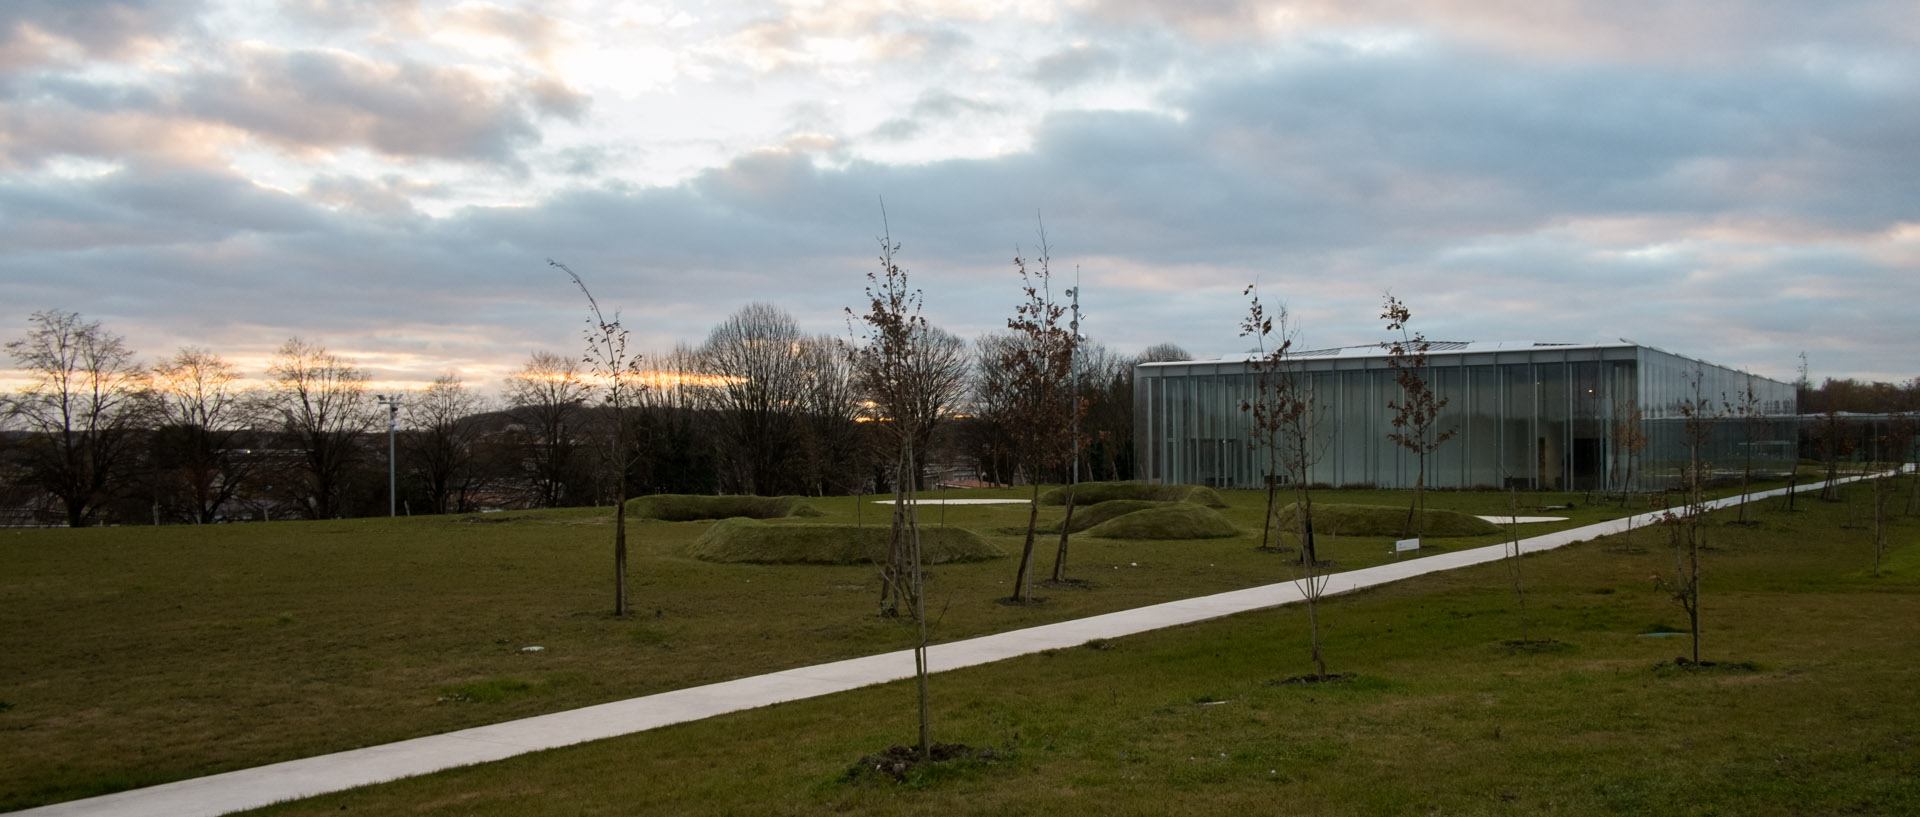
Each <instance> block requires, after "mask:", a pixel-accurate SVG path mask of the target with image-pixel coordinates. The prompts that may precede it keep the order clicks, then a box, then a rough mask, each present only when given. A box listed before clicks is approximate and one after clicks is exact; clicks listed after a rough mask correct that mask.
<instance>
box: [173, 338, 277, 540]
mask: <svg viewBox="0 0 1920 817" xmlns="http://www.w3.org/2000/svg"><path fill="white" fill-rule="evenodd" d="M150 393H151V395H152V405H153V409H154V415H155V417H154V426H155V427H154V431H153V440H152V449H153V453H152V455H151V456H152V458H153V468H154V471H155V474H156V477H157V478H159V479H160V480H162V481H163V482H164V483H165V484H166V486H167V490H166V491H165V492H164V494H165V495H166V496H168V497H169V498H170V501H169V502H168V503H167V504H170V505H172V506H173V513H174V515H175V516H178V517H180V518H183V519H185V520H187V521H190V522H213V521H215V520H217V519H218V518H219V516H220V509H221V507H222V506H224V505H226V503H227V502H229V501H231V500H232V499H233V498H234V496H235V495H236V494H238V493H239V492H240V490H241V488H242V487H243V486H244V485H245V482H246V478H247V476H248V475H249V474H250V473H251V472H252V469H253V466H252V461H251V459H250V458H248V457H245V456H242V455H241V454H240V452H238V451H236V450H235V449H236V448H237V447H238V444H239V442H240V440H241V438H242V437H243V436H244V435H245V434H247V433H248V431H249V429H248V428H247V423H248V420H249V419H251V417H252V414H253V411H254V409H253V405H252V402H253V401H252V398H253V397H254V395H252V394H251V393H249V391H248V390H246V389H245V388H243V387H242V386H241V384H240V373H239V370H238V369H236V368H234V366H233V364H231V363H228V362H227V361H226V360H224V359H222V358H221V357H220V356H219V355H216V354H214V353H212V352H209V351H207V350H205V349H201V348H198V347H194V346H186V347H182V348H181V349H180V350H179V351H177V352H175V353H174V355H173V357H171V358H168V359H166V360H163V361H160V362H159V363H156V364H154V366H153V372H152V381H151V386H150Z"/></svg>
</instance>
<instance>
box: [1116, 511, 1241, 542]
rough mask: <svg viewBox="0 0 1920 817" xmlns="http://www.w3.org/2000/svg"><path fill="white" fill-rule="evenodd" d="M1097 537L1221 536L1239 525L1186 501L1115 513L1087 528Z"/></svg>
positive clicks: (1230, 533) (1236, 530)
mask: <svg viewBox="0 0 1920 817" xmlns="http://www.w3.org/2000/svg"><path fill="white" fill-rule="evenodd" d="M1087 535H1088V536H1092V537H1094V538H1096V539H1223V538H1226V537H1229V536H1239V535H1240V529H1239V528H1236V527H1234V526H1233V523H1232V522H1228V521H1227V520H1226V517H1223V516H1221V515H1220V514H1218V513H1216V512H1214V511H1213V509H1211V508H1205V507H1201V506H1199V505H1195V504H1192V503H1187V502H1179V503H1172V504H1167V505H1161V506H1159V507H1155V508H1147V509H1146V510H1140V511H1134V512H1133V513H1129V514H1124V515H1121V516H1116V517H1114V518H1112V519H1109V520H1107V521H1105V522H1102V523H1100V524H1098V525H1094V526H1093V527H1091V528H1088V529H1087Z"/></svg>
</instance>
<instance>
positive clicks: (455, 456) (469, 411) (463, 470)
mask: <svg viewBox="0 0 1920 817" xmlns="http://www.w3.org/2000/svg"><path fill="white" fill-rule="evenodd" d="M485 407H486V401H485V400H484V399H483V398H481V397H480V396H479V395H477V394H474V393H473V392H471V391H468V390H467V388H466V384H464V383H462V382H461V380H460V375H458V374H455V373H452V372H449V373H447V374H443V375H441V376H439V377H437V378H435V379H434V381H433V385H431V386H428V387H427V388H426V390H425V391H422V392H420V393H418V394H415V395H413V397H412V398H411V399H410V400H408V401H407V403H406V409H405V411H406V415H407V425H408V426H409V427H410V429H411V431H410V433H408V434H407V436H406V441H407V444H406V448H407V457H406V462H407V464H408V467H409V469H410V470H411V471H412V472H413V475H414V477H415V478H416V479H418V480H419V482H420V487H421V489H422V490H423V491H424V492H425V493H426V498H427V505H428V508H429V511H430V512H431V513H452V512H463V511H468V510H471V508H470V507H469V506H470V504H471V503H470V501H469V499H468V497H469V496H470V495H471V493H472V491H473V489H474V487H475V486H476V485H477V484H478V483H479V481H480V475H479V472H478V470H477V469H476V468H475V463H474V444H475V443H476V442H477V441H478V440H479V437H480V426H479V423H478V421H477V417H476V415H478V414H480V413H481V412H482V411H484V410H485Z"/></svg>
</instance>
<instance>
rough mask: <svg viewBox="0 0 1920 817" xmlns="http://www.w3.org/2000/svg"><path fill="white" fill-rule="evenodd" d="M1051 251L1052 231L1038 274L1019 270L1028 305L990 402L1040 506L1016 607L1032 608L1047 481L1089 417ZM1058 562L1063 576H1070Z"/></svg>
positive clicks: (1023, 265)
mask: <svg viewBox="0 0 1920 817" xmlns="http://www.w3.org/2000/svg"><path fill="white" fill-rule="evenodd" d="M1049 252H1050V248H1049V247H1048V245H1047V234H1046V227H1045V225H1044V224H1043V225H1042V226H1041V228H1040V247H1039V255H1038V257H1037V258H1036V259H1035V262H1036V263H1035V267H1034V268H1029V267H1028V266H1027V260H1026V259H1025V258H1024V257H1022V256H1021V255H1019V254H1018V253H1017V252H1016V254H1015V256H1014V259H1013V265H1014V269H1015V270H1016V271H1018V272H1019V273H1020V285H1021V286H1020V291H1021V293H1022V296H1023V297H1022V299H1021V301H1020V303H1019V304H1018V305H1016V306H1015V307H1014V314H1013V317H1011V318H1009V319H1007V328H1008V329H1010V330H1012V336H1011V337H1010V339H1009V342H1008V343H1007V344H1006V345H1005V346H1004V347H1003V348H1002V349H1001V351H1000V360H999V365H1000V368H1001V369H1002V370H1003V372H1004V377H1000V378H994V379H992V380H990V381H989V382H988V384H987V390H988V392H989V395H988V396H989V398H990V399H991V400H993V401H994V402H996V403H998V404H999V405H1001V406H1002V407H1003V410H1004V412H1005V417H1006V419H1007V428H1008V429H1009V430H1010V431H1011V433H1012V436H1013V438H1014V439H1013V442H1014V446H1015V452H1016V456H1017V457H1018V458H1019V460H1020V463H1021V465H1022V467H1023V468H1024V470H1025V471H1026V473H1027V479H1028V480H1029V481H1030V482H1031V483H1032V484H1033V496H1032V497H1031V499H1030V502H1031V503H1032V504H1031V505H1030V506H1029V507H1028V510H1027V532H1026V540H1025V543H1024V544H1023V545H1022V547H1021V549H1020V566H1019V568H1018V570H1017V571H1016V572H1015V574H1014V584H1013V595H1012V597H1011V599H1010V601H1012V602H1015V603H1022V604H1024V603H1026V602H1029V601H1031V600H1032V589H1031V584H1032V579H1033V546H1034V537H1035V534H1036V532H1037V530H1038V527H1039V522H1040V483H1041V482H1042V478H1043V475H1044V474H1046V473H1047V472H1048V471H1050V470H1051V469H1053V468H1057V467H1059V466H1060V465H1062V464H1064V463H1065V462H1066V461H1067V460H1068V458H1070V457H1071V456H1072V450H1073V442H1074V434H1075V424H1074V419H1075V418H1076V417H1077V416H1079V413H1080V410H1081V404H1080V398H1079V395H1076V394H1073V393H1072V390H1070V389H1068V388H1067V381H1068V379H1069V377H1070V375H1071V373H1072V367H1073V353H1074V345H1075V343H1076V338H1075V337H1074V333H1073V331H1072V330H1071V329H1069V328H1068V327H1067V326H1066V325H1065V323H1064V321H1063V318H1065V316H1066V314H1067V308H1066V306H1065V305H1063V304H1061V303H1060V302H1058V301H1056V300H1054V296H1053V291H1052V288H1051V284H1052V275H1051V270H1050V269H1049V263H1050V261H1051V259H1050V258H1049ZM1073 501H1074V497H1073V491H1071V490H1069V491H1067V512H1068V514H1069V516H1071V514H1072V512H1073ZM1064 560H1065V554H1064V553H1062V554H1061V556H1060V558H1059V560H1058V561H1057V562H1056V568H1055V574H1056V575H1057V576H1063V575H1064V573H1063V570H1062V568H1060V567H1059V563H1060V562H1064Z"/></svg>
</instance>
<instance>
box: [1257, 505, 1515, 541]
mask: <svg viewBox="0 0 1920 817" xmlns="http://www.w3.org/2000/svg"><path fill="white" fill-rule="evenodd" d="M1297 507H1298V503H1295V504H1292V505H1288V506H1287V507H1285V508H1281V509H1280V510H1279V511H1278V513H1277V516H1278V517H1279V518H1278V519H1277V520H1276V522H1277V524H1278V525H1279V526H1280V529H1281V530H1291V529H1292V528H1293V526H1295V525H1297V524H1299V523H1298V522H1297V521H1296V517H1295V510H1294V509H1295V508H1297ZM1425 519H1426V524H1425V525H1424V526H1423V530H1424V531H1425V533H1424V534H1423V535H1426V536H1435V537H1439V536H1479V535H1482V534H1488V533H1499V532H1500V526H1499V525H1495V524H1493V523H1492V522H1488V521H1487V520H1485V519H1481V518H1480V517H1477V516H1468V515H1467V514H1464V513H1459V512H1456V511H1438V510H1429V511H1427V512H1426V517H1425ZM1406 524H1407V509H1406V508H1399V507H1392V506H1387V505H1334V504H1327V503H1321V502H1316V503H1314V504H1313V532H1314V533H1331V534H1337V535H1340V536H1401V535H1409V536H1410V535H1412V533H1411V532H1410V531H1404V530H1403V529H1404V528H1405V527H1406Z"/></svg>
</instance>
